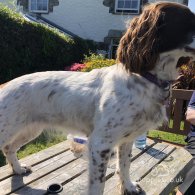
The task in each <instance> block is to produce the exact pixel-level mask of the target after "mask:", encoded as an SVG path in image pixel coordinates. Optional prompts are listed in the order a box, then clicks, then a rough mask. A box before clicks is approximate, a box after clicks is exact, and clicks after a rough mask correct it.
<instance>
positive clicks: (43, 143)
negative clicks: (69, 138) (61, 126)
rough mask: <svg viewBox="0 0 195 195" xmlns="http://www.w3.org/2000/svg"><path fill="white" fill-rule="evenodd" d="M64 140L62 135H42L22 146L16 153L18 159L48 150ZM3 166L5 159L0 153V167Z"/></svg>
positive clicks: (64, 137)
mask: <svg viewBox="0 0 195 195" xmlns="http://www.w3.org/2000/svg"><path fill="white" fill-rule="evenodd" d="M64 140H66V136H65V135H62V134H57V135H56V134H52V135H51V134H49V135H48V134H47V133H43V134H41V135H40V136H39V137H38V138H37V139H35V140H34V141H32V142H30V143H28V144H27V145H25V146H23V147H22V148H21V149H20V150H19V152H18V158H19V159H21V158H24V157H25V156H28V155H30V154H33V153H36V152H39V151H40V150H43V149H45V148H48V147H50V146H52V145H55V144H57V143H59V142H62V141H64ZM5 164H6V160H5V157H4V155H3V154H2V152H0V166H3V165H5Z"/></svg>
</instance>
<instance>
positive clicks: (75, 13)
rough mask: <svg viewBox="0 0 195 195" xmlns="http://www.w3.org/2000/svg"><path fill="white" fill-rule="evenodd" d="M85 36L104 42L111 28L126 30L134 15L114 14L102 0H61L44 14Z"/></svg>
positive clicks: (69, 29) (75, 32)
mask: <svg viewBox="0 0 195 195" xmlns="http://www.w3.org/2000/svg"><path fill="white" fill-rule="evenodd" d="M42 16H43V17H44V18H47V19H49V20H51V21H53V22H55V23H56V24H58V25H60V26H61V27H63V28H65V29H67V30H68V31H71V32H73V33H74V34H76V35H78V36H80V37H82V38H84V39H91V40H95V41H98V42H103V41H104V37H106V36H107V35H108V31H109V30H110V29H116V30H124V29H125V26H126V21H128V20H129V19H132V17H133V16H132V15H113V14H111V13H109V8H108V7H105V6H104V5H103V1H102V0H60V1H59V6H57V7H54V10H53V12H52V13H50V14H49V15H42Z"/></svg>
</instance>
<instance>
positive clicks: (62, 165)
mask: <svg viewBox="0 0 195 195" xmlns="http://www.w3.org/2000/svg"><path fill="white" fill-rule="evenodd" d="M191 159H192V158H191V155H190V154H189V153H188V152H187V151H185V150H184V149H183V148H180V147H179V148H178V147H176V146H174V145H170V144H168V143H165V142H161V143H160V142H154V141H152V140H149V139H148V147H147V149H145V150H143V151H142V150H139V149H137V148H134V149H133V159H132V164H131V169H130V174H131V178H132V180H134V181H136V180H138V181H139V183H140V185H141V187H142V188H143V189H144V190H145V192H146V194H148V195H153V194H155V195H157V194H163V195H167V194H168V192H169V191H170V190H172V189H173V188H174V187H175V186H176V185H177V184H178V183H179V181H181V180H182V177H183V176H184V174H185V172H186V171H187V170H188V169H190V168H191V166H192V160H191ZM21 162H22V163H25V164H27V165H31V166H32V171H33V172H32V173H31V174H29V175H26V176H23V177H22V176H16V175H13V174H12V172H11V169H10V168H9V166H7V165H6V166H4V167H1V168H0V194H1V195H4V194H21V195H30V194H31V195H43V194H45V193H46V189H47V186H48V185H49V184H51V183H61V184H62V185H63V191H62V192H61V193H59V194H60V195H81V194H82V195H85V194H86V187H87V174H88V173H87V162H86V161H85V160H83V159H81V158H76V157H75V156H74V155H73V154H72V152H71V151H70V150H69V142H68V141H65V142H62V143H60V144H57V145H55V146H53V147H51V148H48V149H46V150H43V151H41V152H39V153H36V154H33V155H31V156H28V157H26V158H24V159H22V160H21ZM114 162H115V160H114V158H113V159H111V160H110V164H109V168H108V170H107V181H106V184H105V192H104V194H105V195H110V194H112V195H117V194H119V193H118V177H117V176H116V175H114V171H115V163H114ZM179 178H180V179H179Z"/></svg>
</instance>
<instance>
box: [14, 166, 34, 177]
mask: <svg viewBox="0 0 195 195" xmlns="http://www.w3.org/2000/svg"><path fill="white" fill-rule="evenodd" d="M31 172H32V169H31V167H30V166H22V167H21V168H20V169H17V170H14V173H15V174H17V175H25V174H28V173H31Z"/></svg>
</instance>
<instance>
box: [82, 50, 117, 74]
mask: <svg viewBox="0 0 195 195" xmlns="http://www.w3.org/2000/svg"><path fill="white" fill-rule="evenodd" d="M83 63H84V64H85V66H84V68H83V69H81V71H82V72H89V71H91V70H93V69H97V68H102V67H107V66H112V65H114V64H115V63H116V62H115V60H113V59H106V58H105V57H104V56H103V55H96V54H91V55H90V56H85V59H84V61H83Z"/></svg>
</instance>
